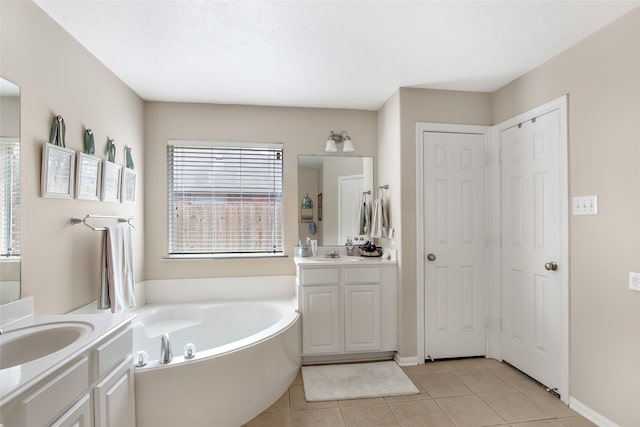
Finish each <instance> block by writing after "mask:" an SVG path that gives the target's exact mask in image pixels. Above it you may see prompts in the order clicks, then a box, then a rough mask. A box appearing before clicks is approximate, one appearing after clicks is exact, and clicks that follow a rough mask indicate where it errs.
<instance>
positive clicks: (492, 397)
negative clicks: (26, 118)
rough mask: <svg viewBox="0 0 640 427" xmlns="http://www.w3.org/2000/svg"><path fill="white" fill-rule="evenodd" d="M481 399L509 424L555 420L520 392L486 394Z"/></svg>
mask: <svg viewBox="0 0 640 427" xmlns="http://www.w3.org/2000/svg"><path fill="white" fill-rule="evenodd" d="M479 397H480V398H481V399H482V400H484V401H485V402H486V403H487V404H488V405H489V406H491V407H492V408H493V409H494V410H495V411H496V412H497V413H498V414H499V415H500V416H501V417H502V418H504V419H505V421H507V422H509V423H518V422H524V421H535V420H544V419H548V418H553V416H552V415H551V414H550V413H549V412H547V411H545V410H544V409H542V408H541V407H540V406H539V405H538V404H537V403H535V402H534V401H533V400H531V399H529V398H528V397H527V396H525V395H524V394H522V393H520V392H519V391H505V392H500V393H486V394H481V395H479Z"/></svg>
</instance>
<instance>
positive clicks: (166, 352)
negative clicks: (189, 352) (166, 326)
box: [159, 334, 173, 365]
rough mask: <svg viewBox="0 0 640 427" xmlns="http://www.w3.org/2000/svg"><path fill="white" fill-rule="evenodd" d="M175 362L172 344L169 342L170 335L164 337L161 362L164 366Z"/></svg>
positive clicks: (161, 347) (161, 343) (161, 344)
mask: <svg viewBox="0 0 640 427" xmlns="http://www.w3.org/2000/svg"><path fill="white" fill-rule="evenodd" d="M172 360H173V353H172V352H171V343H170V342H169V334H163V335H162V341H161V342H160V360H159V362H160V363H162V364H163V365H166V364H167V363H171V361H172Z"/></svg>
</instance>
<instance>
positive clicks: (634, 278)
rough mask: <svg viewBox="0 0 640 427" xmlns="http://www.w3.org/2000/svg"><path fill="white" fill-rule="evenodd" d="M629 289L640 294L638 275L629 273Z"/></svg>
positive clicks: (639, 274) (639, 275)
mask: <svg viewBox="0 0 640 427" xmlns="http://www.w3.org/2000/svg"><path fill="white" fill-rule="evenodd" d="M629 289H631V290H632V291H638V292H640V273H634V272H633V271H631V272H630V273H629Z"/></svg>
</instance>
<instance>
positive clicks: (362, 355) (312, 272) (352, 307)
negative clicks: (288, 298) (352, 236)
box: [298, 261, 397, 363]
mask: <svg viewBox="0 0 640 427" xmlns="http://www.w3.org/2000/svg"><path fill="white" fill-rule="evenodd" d="M354 264H356V265H354ZM298 286H299V289H298V291H299V298H300V307H301V312H302V356H303V362H305V363H318V362H325V361H339V360H366V359H373V358H379V357H384V356H388V354H385V353H389V354H390V353H392V352H394V351H395V350H396V349H397V331H396V325H397V320H396V316H397V314H396V265H395V263H384V262H378V263H370V262H365V261H362V262H350V263H346V262H345V264H342V263H340V262H339V261H337V262H336V261H334V262H332V263H326V264H322V265H318V264H313V263H309V264H306V263H305V262H304V261H301V262H299V263H298Z"/></svg>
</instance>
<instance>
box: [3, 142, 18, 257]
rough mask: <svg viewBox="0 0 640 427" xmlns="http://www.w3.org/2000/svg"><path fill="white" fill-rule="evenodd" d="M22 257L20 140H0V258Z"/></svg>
mask: <svg viewBox="0 0 640 427" xmlns="http://www.w3.org/2000/svg"><path fill="white" fill-rule="evenodd" d="M19 255H20V140H19V139H18V138H0V256H19Z"/></svg>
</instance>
